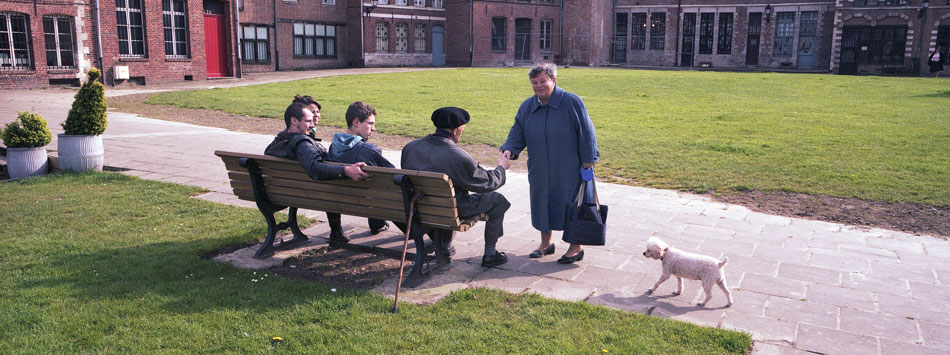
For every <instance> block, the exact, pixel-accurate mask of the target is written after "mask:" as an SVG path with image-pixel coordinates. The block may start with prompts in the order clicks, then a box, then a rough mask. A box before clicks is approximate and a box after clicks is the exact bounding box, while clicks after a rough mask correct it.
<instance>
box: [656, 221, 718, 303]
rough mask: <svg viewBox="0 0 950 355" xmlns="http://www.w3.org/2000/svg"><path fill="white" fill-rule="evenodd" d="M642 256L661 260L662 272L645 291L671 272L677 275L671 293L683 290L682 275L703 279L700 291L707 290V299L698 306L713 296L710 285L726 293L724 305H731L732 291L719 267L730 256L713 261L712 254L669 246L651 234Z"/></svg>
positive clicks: (678, 292) (667, 276) (691, 278)
mask: <svg viewBox="0 0 950 355" xmlns="http://www.w3.org/2000/svg"><path fill="white" fill-rule="evenodd" d="M643 256H645V257H648V258H652V259H659V260H660V261H662V262H663V274H662V275H660V279H659V280H656V284H655V285H653V287H652V288H650V289H649V290H647V294H651V293H653V291H654V290H656V288H657V287H659V286H660V284H661V283H663V281H666V279H669V278H670V276H672V275H676V291H675V292H673V294H674V295H679V294H680V293H682V292H683V278H687V279H690V280H702V282H703V290H705V291H706V300H704V301H702V302H700V303H699V306H705V305H706V303H707V302H709V300H711V299H712V287H713V285H719V288H721V289H722V292H725V293H726V298H727V301H728V302H727V303H726V307H729V306H732V293H731V292H729V288H728V287H726V277H725V275H724V274H723V272H722V267H723V266H726V263H728V262H729V258H722V260H716V259H715V258H713V257H709V256H705V255H699V254H692V253H687V252H685V251H682V250H679V249H676V248H670V246H669V245H667V244H666V243H664V242H663V241H662V240H660V239H659V238H656V237H651V238H650V239H649V240H647V250H646V251H645V252H643Z"/></svg>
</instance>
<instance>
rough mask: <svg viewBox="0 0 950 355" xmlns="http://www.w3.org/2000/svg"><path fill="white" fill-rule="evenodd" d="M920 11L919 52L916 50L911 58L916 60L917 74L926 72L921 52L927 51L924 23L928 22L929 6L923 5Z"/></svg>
mask: <svg viewBox="0 0 950 355" xmlns="http://www.w3.org/2000/svg"><path fill="white" fill-rule="evenodd" d="M925 5H929V4H925ZM919 11H920V12H919V14H920V16H918V17H919V18H920V32H917V52H915V53H914V55H913V56H912V57H911V59H912V60H913V61H914V69H915V70H916V71H917V75H920V74H923V73H924V71H923V67H922V66H921V65H920V61H921V58H920V55H921V53H925V52H923V50H924V25H926V24H927V7H921V8H920V10H919ZM925 54H927V53H925Z"/></svg>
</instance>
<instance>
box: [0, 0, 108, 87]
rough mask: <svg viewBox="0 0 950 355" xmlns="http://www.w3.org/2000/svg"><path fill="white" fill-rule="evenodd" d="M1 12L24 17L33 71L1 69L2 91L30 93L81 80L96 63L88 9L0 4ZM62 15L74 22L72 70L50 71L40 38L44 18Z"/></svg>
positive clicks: (58, 3)
mask: <svg viewBox="0 0 950 355" xmlns="http://www.w3.org/2000/svg"><path fill="white" fill-rule="evenodd" d="M0 12H6V13H17V14H21V15H25V16H26V18H27V21H28V24H27V25H28V26H29V33H28V35H29V36H30V37H31V41H30V44H29V45H30V57H31V62H32V67H30V68H26V69H0V87H2V88H4V89H29V88H43V87H47V86H49V80H50V79H77V80H78V79H82V78H85V73H86V72H87V71H88V68H89V66H90V65H96V64H97V63H96V62H95V53H96V47H95V34H94V32H93V31H92V30H93V21H92V11H91V7H90V6H88V5H86V4H76V3H73V2H70V1H63V0H51V1H48V2H43V3H41V4H37V5H36V8H35V12H34V7H33V3H23V2H10V1H0ZM47 15H64V16H69V17H72V20H73V41H74V47H73V55H74V58H73V60H74V63H75V66H74V67H72V68H53V69H50V67H49V66H48V65H47V63H46V40H45V37H44V35H43V17H44V16H47ZM87 53H88V54H87Z"/></svg>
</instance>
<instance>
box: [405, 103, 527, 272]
mask: <svg viewBox="0 0 950 355" xmlns="http://www.w3.org/2000/svg"><path fill="white" fill-rule="evenodd" d="M469 119H470V116H469V114H468V112H467V111H465V110H463V109H460V108H458V107H443V108H440V109H438V110H435V112H433V113H432V123H433V124H434V125H435V127H436V130H435V133H433V134H430V135H428V136H425V137H422V138H419V139H416V140H414V141H412V142H409V144H406V146H405V147H403V148H402V168H403V169H412V170H423V171H432V172H438V173H444V174H446V175H448V176H449V178H450V179H452V186H454V188H455V200H456V203H457V204H458V211H459V217H462V218H467V217H471V216H476V215H479V214H482V213H484V214H486V215H488V222H486V224H485V255H484V256H482V266H484V267H494V266H498V265H501V264H504V263H506V262H508V256H506V255H505V253H502V252H499V251H497V250H495V244H496V243H497V242H498V238H500V237H501V236H502V235H503V234H504V230H503V229H502V225H503V224H504V220H505V211H508V208H509V207H511V204H510V203H508V200H507V199H505V196H503V195H502V194H500V193H498V192H494V191H495V190H497V189H498V188H500V187H501V186H502V185H504V184H505V169H508V168H509V167H510V163H509V161H508V159H506V158H504V157H501V158H498V166H497V167H495V169H493V170H486V169H484V168H482V167H481V166H479V165H478V162H477V161H475V159H474V158H472V156H471V155H469V154H468V153H466V152H465V151H464V150H462V148H461V147H459V146H458V142H459V140H460V139H461V138H462V132H463V131H464V130H465V125H466V124H467V123H468V121H469ZM442 235H443V236H445V235H446V234H442ZM443 244H448V243H446V242H445V241H443ZM437 247H442V248H446V247H447V245H442V246H437Z"/></svg>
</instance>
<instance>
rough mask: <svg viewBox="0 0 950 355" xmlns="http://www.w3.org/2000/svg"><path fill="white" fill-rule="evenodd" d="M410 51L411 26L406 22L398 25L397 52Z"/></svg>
mask: <svg viewBox="0 0 950 355" xmlns="http://www.w3.org/2000/svg"><path fill="white" fill-rule="evenodd" d="M408 51H409V25H408V24H406V23H405V22H400V23H397V24H396V52H399V53H405V52H408Z"/></svg>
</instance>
